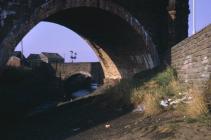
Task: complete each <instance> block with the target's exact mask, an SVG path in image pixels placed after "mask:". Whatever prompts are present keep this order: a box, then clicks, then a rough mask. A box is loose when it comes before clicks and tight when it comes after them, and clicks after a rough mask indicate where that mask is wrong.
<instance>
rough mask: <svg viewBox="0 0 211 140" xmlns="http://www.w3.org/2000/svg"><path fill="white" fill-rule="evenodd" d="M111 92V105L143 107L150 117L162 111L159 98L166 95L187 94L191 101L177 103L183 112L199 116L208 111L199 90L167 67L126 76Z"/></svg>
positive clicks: (179, 96)
mask: <svg viewBox="0 0 211 140" xmlns="http://www.w3.org/2000/svg"><path fill="white" fill-rule="evenodd" d="M107 92H108V93H109V94H110V98H111V99H110V102H109V104H111V105H114V106H133V107H134V108H136V107H137V106H139V105H142V106H143V107H144V113H145V115H147V116H154V115H157V114H159V113H160V112H162V107H161V105H160V101H161V100H162V99H164V98H171V99H178V98H182V97H183V96H184V95H182V94H180V93H188V94H189V96H191V97H192V100H191V101H190V102H189V103H187V104H184V103H180V104H178V105H177V106H176V109H175V108H174V109H175V110H177V111H178V112H180V114H181V115H186V116H189V117H193V118H194V117H199V116H203V115H206V114H207V113H208V107H207V102H206V100H205V96H204V95H203V94H200V93H199V91H198V90H195V89H192V90H190V89H189V88H188V87H187V86H185V85H183V84H181V83H180V82H179V81H178V79H177V75H176V73H175V71H174V70H173V69H172V68H171V67H168V68H166V69H165V70H162V71H158V70H154V71H149V74H147V72H143V73H139V74H137V75H136V76H135V77H134V78H133V79H124V80H122V81H120V82H119V84H117V85H116V86H114V87H112V88H110V89H109V90H108V91H107Z"/></svg>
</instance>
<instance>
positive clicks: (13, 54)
mask: <svg viewBox="0 0 211 140" xmlns="http://www.w3.org/2000/svg"><path fill="white" fill-rule="evenodd" d="M12 56H15V57H18V58H22V56H23V59H25V56H24V55H23V54H22V52H21V51H14V52H13V53H12Z"/></svg>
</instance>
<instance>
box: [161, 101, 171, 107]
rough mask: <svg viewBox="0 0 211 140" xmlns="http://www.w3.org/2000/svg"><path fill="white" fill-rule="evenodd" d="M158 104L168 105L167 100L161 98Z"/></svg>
mask: <svg viewBox="0 0 211 140" xmlns="http://www.w3.org/2000/svg"><path fill="white" fill-rule="evenodd" d="M160 105H161V106H163V107H168V106H169V102H168V100H161V101H160Z"/></svg>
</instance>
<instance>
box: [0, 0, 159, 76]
mask: <svg viewBox="0 0 211 140" xmlns="http://www.w3.org/2000/svg"><path fill="white" fill-rule="evenodd" d="M78 8H83V9H85V11H86V8H90V9H91V8H92V9H94V10H98V11H100V10H101V11H104V12H106V14H107V15H106V14H105V15H106V16H110V15H109V14H111V15H112V16H115V17H118V18H119V19H118V20H119V21H120V20H122V21H124V22H125V25H124V26H125V27H126V24H127V26H130V28H131V30H133V31H134V34H135V35H134V36H136V37H137V40H138V41H137V42H138V43H139V42H141V43H139V45H136V46H139V47H140V48H138V47H131V48H130V49H128V50H126V51H125V50H121V49H119V50H116V51H117V54H118V55H116V54H115V53H114V52H113V51H111V50H110V51H108V50H107V49H105V48H104V47H103V46H106V45H105V44H106V43H105V42H104V44H101V43H99V42H96V41H95V40H92V39H90V38H89V37H87V36H86V35H85V36H84V34H82V33H80V35H81V36H82V37H84V38H85V39H86V40H88V42H89V44H90V46H91V47H92V48H93V49H94V51H95V52H96V54H97V55H98V56H99V58H100V59H101V65H102V67H103V71H104V73H105V79H121V78H123V77H130V76H132V75H133V74H134V73H136V72H138V71H140V70H145V69H151V68H153V67H155V66H157V65H158V64H159V58H158V54H157V50H156V47H155V45H154V43H153V42H152V40H151V37H150V36H149V35H148V33H147V32H146V31H145V29H144V27H143V26H142V25H141V23H140V21H139V20H137V19H136V18H135V17H134V16H133V15H132V14H130V12H129V11H127V10H126V9H124V8H123V7H122V6H120V5H118V4H116V3H114V2H112V1H111V0H50V1H49V2H47V3H45V4H43V5H41V6H40V7H38V8H37V9H35V10H34V12H33V13H32V14H31V16H30V17H29V18H27V19H20V20H19V21H18V22H17V23H15V24H14V26H13V28H12V30H11V31H10V32H9V33H8V35H7V36H6V37H5V38H4V39H3V41H2V42H1V44H0V66H3V65H4V64H5V63H6V61H7V59H8V58H9V56H10V54H11V52H12V51H13V50H14V48H15V46H16V45H17V43H18V42H19V41H20V40H21V38H22V37H23V36H24V35H25V34H26V33H27V32H29V31H30V29H31V28H32V27H34V26H35V25H36V24H37V23H38V22H40V21H42V20H46V19H47V21H52V18H51V16H53V15H55V14H57V13H59V12H61V11H65V10H69V9H78ZM79 11H80V9H79ZM81 11H82V10H81ZM101 13H102V12H101ZM111 19H112V18H111ZM52 22H57V21H54V20H53V21H52ZM109 22H110V21H109ZM109 22H108V23H109ZM111 22H113V21H111ZM117 25H118V24H117ZM122 30H124V29H123V28H122ZM75 31H76V32H77V30H75ZM119 35H120V34H119ZM123 36H125V38H126V37H127V36H126V34H124V35H123ZM125 38H124V39H125ZM138 38H140V40H139V39H138ZM116 40H118V39H116ZM131 40H132V39H131ZM112 41H113V40H112ZM129 43H133V42H132V41H131V42H129ZM129 43H128V44H129ZM138 43H137V44H138ZM114 44H115V43H114ZM134 44H135V43H134ZM140 44H141V45H140ZM108 46H109V45H108ZM128 46H130V45H128ZM131 46H132V45H131ZM134 46H135V45H134ZM119 48H120V47H119ZM140 49H141V50H142V52H140V53H138V52H139V51H140ZM132 50H133V51H132ZM121 51H122V52H121ZM124 51H125V52H124ZM127 51H128V52H130V53H128V52H127ZM124 54H125V55H124ZM121 55H122V56H121ZM125 56H126V57H127V58H124V57H125Z"/></svg>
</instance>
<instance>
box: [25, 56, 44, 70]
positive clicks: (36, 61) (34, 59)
mask: <svg viewBox="0 0 211 140" xmlns="http://www.w3.org/2000/svg"><path fill="white" fill-rule="evenodd" d="M27 60H28V61H29V63H30V66H31V67H36V66H40V64H41V63H42V62H43V60H42V59H41V56H40V54H30V55H29V56H28V57H27Z"/></svg>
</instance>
